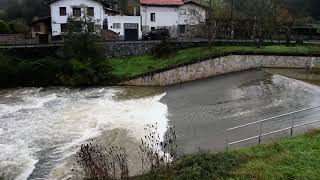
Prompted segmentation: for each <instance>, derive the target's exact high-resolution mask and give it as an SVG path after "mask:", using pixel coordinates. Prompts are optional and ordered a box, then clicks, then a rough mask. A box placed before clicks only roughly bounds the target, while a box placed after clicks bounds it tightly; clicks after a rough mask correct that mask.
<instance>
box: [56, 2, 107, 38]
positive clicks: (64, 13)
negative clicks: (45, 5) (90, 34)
mask: <svg viewBox="0 0 320 180" xmlns="http://www.w3.org/2000/svg"><path fill="white" fill-rule="evenodd" d="M84 8H86V9H84ZM50 10H51V26H52V36H58V35H61V34H62V33H63V32H65V31H66V30H67V20H68V17H69V16H83V12H87V14H88V15H89V16H93V17H94V20H95V21H96V24H97V25H100V26H101V27H102V26H103V21H104V19H105V17H106V15H105V10H104V6H103V5H102V3H100V2H98V1H95V0H55V1H52V3H51V4H50Z"/></svg>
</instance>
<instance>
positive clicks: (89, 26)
mask: <svg viewBox="0 0 320 180" xmlns="http://www.w3.org/2000/svg"><path fill="white" fill-rule="evenodd" d="M87 26H88V32H94V23H89V24H88V25H87Z"/></svg>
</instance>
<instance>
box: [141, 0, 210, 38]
mask: <svg viewBox="0 0 320 180" xmlns="http://www.w3.org/2000/svg"><path fill="white" fill-rule="evenodd" d="M140 6H141V7H140V15H141V25H142V32H143V33H148V32H150V31H151V30H153V29H161V28H165V29H168V30H169V31H170V33H171V36H172V37H179V36H185V35H186V34H187V33H188V30H190V29H192V28H191V26H195V25H199V24H200V23H204V22H205V19H206V8H205V7H204V6H202V5H200V4H198V3H195V2H193V1H185V2H183V1H182V0H140ZM193 29H194V28H193Z"/></svg>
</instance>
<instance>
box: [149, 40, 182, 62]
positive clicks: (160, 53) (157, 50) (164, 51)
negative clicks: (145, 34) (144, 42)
mask: <svg viewBox="0 0 320 180" xmlns="http://www.w3.org/2000/svg"><path fill="white" fill-rule="evenodd" d="M176 51H177V50H176V47H175V46H174V45H173V44H172V43H171V42H170V41H169V39H167V38H164V39H163V40H162V41H161V43H160V44H159V45H157V46H155V47H154V48H153V49H152V55H153V56H154V57H156V58H167V57H170V56H174V55H175V53H176Z"/></svg>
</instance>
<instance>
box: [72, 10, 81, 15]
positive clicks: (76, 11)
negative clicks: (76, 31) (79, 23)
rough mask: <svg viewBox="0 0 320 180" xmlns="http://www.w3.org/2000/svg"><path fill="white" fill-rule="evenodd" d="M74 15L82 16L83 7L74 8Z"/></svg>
mask: <svg viewBox="0 0 320 180" xmlns="http://www.w3.org/2000/svg"><path fill="white" fill-rule="evenodd" d="M73 16H75V17H80V16H81V8H73Z"/></svg>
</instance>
